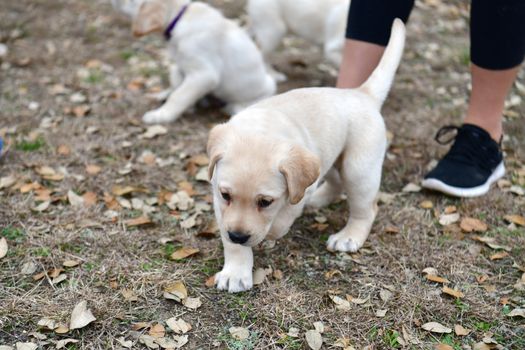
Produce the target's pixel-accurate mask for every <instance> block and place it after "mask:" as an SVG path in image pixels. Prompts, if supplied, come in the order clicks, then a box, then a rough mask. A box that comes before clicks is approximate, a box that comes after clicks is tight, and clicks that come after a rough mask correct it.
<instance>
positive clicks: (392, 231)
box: [385, 226, 399, 234]
mask: <svg viewBox="0 0 525 350" xmlns="http://www.w3.org/2000/svg"><path fill="white" fill-rule="evenodd" d="M385 233H390V234H397V233H399V229H398V228H397V227H395V226H387V227H385Z"/></svg>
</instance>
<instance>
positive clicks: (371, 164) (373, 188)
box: [327, 141, 384, 252]
mask: <svg viewBox="0 0 525 350" xmlns="http://www.w3.org/2000/svg"><path fill="white" fill-rule="evenodd" d="M382 144H383V145H382V146H381V147H384V141H383V142H382ZM375 147H378V145H375ZM362 149H367V147H363V148H361V150H362ZM370 154H372V155H373V156H374V157H373V158H374V159H370ZM383 154H384V152H382V151H381V150H380V149H377V152H373V153H367V154H366V155H361V156H359V155H353V156H351V157H350V156H346V157H345V159H344V161H343V168H342V169H341V177H342V182H343V186H344V188H345V192H346V195H347V196H348V206H349V210H350V215H349V218H348V222H347V223H346V226H345V227H344V228H343V229H342V230H341V231H339V232H338V233H336V234H333V235H331V236H330V237H329V238H328V244H327V246H328V250H337V251H341V252H356V251H357V250H358V249H359V248H361V247H362V246H363V244H364V243H365V241H366V239H367V238H368V234H369V233H370V229H371V228H372V224H373V222H374V219H375V217H376V214H377V203H376V196H377V193H378V191H379V185H380V182H381V167H382V164H383Z"/></svg>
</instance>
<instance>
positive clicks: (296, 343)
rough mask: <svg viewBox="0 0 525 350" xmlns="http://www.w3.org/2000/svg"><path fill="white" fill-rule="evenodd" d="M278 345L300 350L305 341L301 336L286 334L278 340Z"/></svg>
mask: <svg viewBox="0 0 525 350" xmlns="http://www.w3.org/2000/svg"><path fill="white" fill-rule="evenodd" d="M277 345H280V346H281V347H283V348H284V349H290V350H300V349H303V348H304V347H303V341H302V340H301V339H299V338H293V337H290V336H288V335H285V336H284V337H282V338H281V339H279V340H278V341H277Z"/></svg>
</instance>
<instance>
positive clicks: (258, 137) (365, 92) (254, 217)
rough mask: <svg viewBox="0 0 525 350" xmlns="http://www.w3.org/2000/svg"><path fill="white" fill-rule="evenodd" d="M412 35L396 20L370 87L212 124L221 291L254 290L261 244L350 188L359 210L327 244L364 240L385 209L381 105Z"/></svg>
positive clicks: (348, 248) (259, 108) (305, 93)
mask: <svg viewBox="0 0 525 350" xmlns="http://www.w3.org/2000/svg"><path fill="white" fill-rule="evenodd" d="M404 42H405V27H404V25H403V22H402V21H401V20H399V19H396V20H395V21H394V25H393V27H392V34H391V38H390V42H389V44H388V46H387V48H386V51H385V53H384V55H383V57H382V59H381V61H380V63H379V65H378V67H377V68H376V69H375V70H374V72H373V73H372V75H371V76H370V78H369V79H368V80H367V81H366V82H365V83H364V84H363V85H362V86H361V87H359V88H357V89H347V90H343V89H336V88H304V89H297V90H291V91H289V92H287V93H284V94H280V95H277V96H274V97H270V98H267V99H265V100H264V101H261V102H258V103H256V104H254V105H252V106H250V107H248V108H247V109H245V110H243V111H242V112H241V113H239V114H237V115H235V116H233V117H232V118H231V119H230V121H229V122H227V123H225V124H220V125H217V126H216V127H214V128H213V129H212V130H211V132H210V135H209V139H208V155H209V158H210V164H209V174H208V176H209V179H210V182H211V185H212V191H213V206H214V211H215V215H216V218H217V222H218V225H219V228H220V231H221V239H222V243H223V246H224V267H223V269H222V271H220V272H219V273H217V274H216V275H215V283H216V284H217V287H218V288H219V289H226V290H228V291H229V292H240V291H243V290H247V289H250V288H251V287H252V281H253V279H252V268H253V253H252V247H253V246H255V245H257V244H259V243H260V242H262V241H263V240H264V239H272V240H273V239H278V238H280V237H282V236H283V235H285V234H286V233H287V232H288V230H289V229H290V226H291V225H292V224H293V222H294V220H295V219H296V218H297V217H298V216H299V215H301V212H302V210H303V207H304V206H305V205H309V206H311V207H314V208H319V207H322V206H324V205H327V204H329V203H330V202H332V201H333V200H335V199H336V198H338V196H339V195H340V194H341V192H343V191H344V192H345V193H346V195H347V197H348V205H349V210H350V214H349V217H348V221H347V223H346V226H345V227H344V228H343V229H342V230H341V231H339V232H338V233H335V234H332V235H331V236H330V237H329V239H328V249H329V250H336V251H341V252H355V251H357V250H358V249H359V248H361V247H362V246H363V244H364V242H365V240H366V239H367V237H368V234H369V232H370V229H371V227H372V223H373V222H374V218H375V216H376V213H377V204H376V196H377V194H378V192H379V185H380V182H381V168H382V164H383V158H384V155H385V151H386V144H387V140H386V129H385V124H384V121H383V118H382V116H381V113H380V109H381V105H382V104H383V101H384V100H385V98H386V96H387V93H388V91H389V89H390V86H391V84H392V81H393V78H394V74H395V71H396V69H397V66H398V65H399V61H400V59H401V55H402V52H403V46H404ZM321 179H324V182H323V183H322V184H321V186H319V187H318V186H317V185H318V183H319V181H320V180H321Z"/></svg>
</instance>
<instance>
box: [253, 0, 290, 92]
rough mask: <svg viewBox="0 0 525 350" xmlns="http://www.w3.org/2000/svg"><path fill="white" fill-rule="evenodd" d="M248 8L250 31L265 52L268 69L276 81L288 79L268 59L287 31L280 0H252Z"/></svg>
mask: <svg viewBox="0 0 525 350" xmlns="http://www.w3.org/2000/svg"><path fill="white" fill-rule="evenodd" d="M247 10H248V15H249V17H250V31H251V32H252V33H253V35H254V36H255V41H256V42H257V44H258V45H259V48H260V49H261V51H262V53H263V57H264V60H265V62H266V71H267V72H268V74H270V75H271V76H272V77H273V78H274V79H275V81H277V82H283V81H286V75H284V74H283V73H280V72H278V71H276V70H275V69H274V68H273V67H272V65H271V64H270V63H269V61H268V59H269V56H270V54H271V53H272V52H274V51H275V50H276V49H277V48H278V47H279V45H280V44H281V41H282V40H283V37H284V35H285V34H286V31H287V28H286V23H285V22H284V20H283V18H282V16H281V11H280V8H279V1H277V0H250V1H248V7H247Z"/></svg>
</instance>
